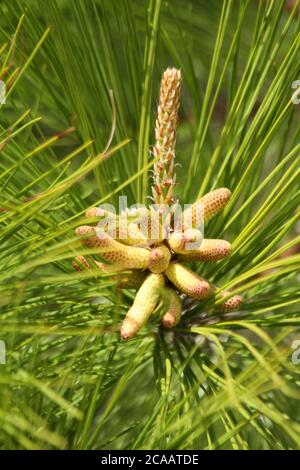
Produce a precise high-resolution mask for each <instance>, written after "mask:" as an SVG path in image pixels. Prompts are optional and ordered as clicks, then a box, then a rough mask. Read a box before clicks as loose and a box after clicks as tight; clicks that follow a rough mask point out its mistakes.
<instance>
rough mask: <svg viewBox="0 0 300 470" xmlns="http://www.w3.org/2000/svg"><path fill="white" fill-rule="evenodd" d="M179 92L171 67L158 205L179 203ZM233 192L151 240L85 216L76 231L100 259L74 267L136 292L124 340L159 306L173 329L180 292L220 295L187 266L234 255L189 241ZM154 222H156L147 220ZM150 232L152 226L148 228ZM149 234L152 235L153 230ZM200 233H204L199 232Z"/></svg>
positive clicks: (164, 87)
mask: <svg viewBox="0 0 300 470" xmlns="http://www.w3.org/2000/svg"><path fill="white" fill-rule="evenodd" d="M180 89H181V72H180V71H179V70H177V69H174V68H169V69H167V70H166V71H165V72H164V74H163V77H162V81H161V88H160V98H159V105H158V113H157V119H156V129H155V137H156V143H155V146H154V148H153V153H154V156H155V158H156V162H155V165H154V171H153V172H154V175H153V186H152V195H153V201H154V203H155V204H156V205H157V204H158V205H161V204H164V205H165V204H167V205H169V206H171V205H173V204H174V202H175V197H174V192H173V190H174V186H175V164H174V159H175V143H176V128H177V114H178V108H179V97H180ZM230 196H231V192H230V191H229V190H228V189H227V188H219V189H216V190H214V191H211V192H210V193H208V194H206V195H205V196H203V197H202V198H201V199H199V200H198V201H196V202H195V203H194V204H192V205H191V206H189V208H188V209H186V211H185V212H184V213H183V220H189V221H190V223H191V224H189V226H188V227H185V226H184V224H183V226H181V228H180V231H179V230H177V229H176V227H174V226H172V225H171V227H169V231H168V236H167V235H166V233H165V232H164V230H160V231H159V234H160V236H159V237H156V239H151V238H150V236H148V237H147V234H145V231H143V230H141V228H140V226H139V225H138V224H132V225H133V227H131V228H132V229H133V231H134V236H132V237H131V236H130V235H129V236H127V238H124V237H119V235H120V234H119V233H118V227H117V231H116V237H111V236H110V234H109V233H108V232H107V231H105V230H103V229H102V230H99V226H97V223H98V222H99V220H100V218H101V217H103V216H105V215H107V214H104V213H103V211H102V212H101V211H100V212H99V210H98V209H97V208H91V209H89V210H88V211H87V212H86V217H87V218H89V219H91V218H92V219H93V220H92V225H85V226H81V227H78V228H77V229H76V234H77V235H78V236H79V237H80V238H81V239H82V243H83V244H84V245H85V246H86V247H88V248H90V249H92V251H93V253H95V254H96V255H99V256H100V258H101V260H98V261H97V260H94V259H93V260H92V263H90V262H88V261H87V259H86V258H84V257H83V256H78V257H77V258H76V259H75V260H74V262H73V266H74V268H75V269H76V270H77V271H84V270H90V271H93V272H94V273H95V275H97V274H99V275H101V274H106V275H109V276H110V275H111V276H112V277H113V278H114V280H116V282H117V285H118V286H119V287H120V288H122V289H136V291H137V292H136V296H135V299H134V302H133V305H132V306H131V308H130V309H129V310H128V312H127V314H126V316H125V319H124V321H123V323H122V326H121V337H122V338H123V339H130V338H133V337H134V336H135V335H136V334H137V332H138V331H139V330H140V329H141V328H142V327H143V326H144V325H145V324H146V322H147V321H148V319H149V317H150V316H151V315H152V314H153V312H154V311H155V310H157V307H160V311H161V312H162V317H161V322H162V324H163V326H164V327H166V328H172V327H175V326H176V325H177V324H178V323H179V321H180V319H181V314H182V300H181V297H180V293H184V294H186V295H187V296H189V297H191V298H194V299H198V300H202V299H205V298H207V297H208V296H211V295H213V294H214V292H215V291H216V289H217V288H216V286H214V285H213V284H211V283H209V282H208V281H207V280H206V279H204V278H203V277H201V276H199V275H198V274H196V273H194V272H193V271H192V270H191V269H190V268H189V267H188V266H186V264H188V263H189V262H192V261H196V262H197V261H198V262H206V261H218V260H221V259H223V258H226V257H228V256H229V255H230V253H231V246H230V243H228V242H227V241H226V240H222V239H205V238H204V239H201V237H200V239H201V241H200V242H199V244H198V245H197V243H195V244H194V246H193V248H192V249H191V248H190V246H191V243H193V242H195V241H196V240H198V239H199V238H198V236H199V230H198V229H197V225H196V220H197V214H199V212H200V213H201V214H202V219H203V222H204V224H205V223H207V222H208V221H209V220H210V219H211V218H212V217H214V216H215V215H216V214H218V213H219V212H220V211H221V210H222V209H223V208H224V207H225V205H226V204H227V203H228V201H229V199H230ZM149 219H150V221H151V220H152V218H151V217H150V218H149ZM149 229H151V227H149ZM148 233H151V230H149V232H148ZM200 235H201V234H200ZM222 296H224V302H223V303H222V304H221V305H219V307H218V309H219V310H221V311H223V312H227V311H231V310H236V309H237V308H238V307H239V305H240V304H241V300H242V299H241V297H240V296H238V295H235V296H232V297H230V294H229V293H228V292H226V291H225V292H223V293H222Z"/></svg>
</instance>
